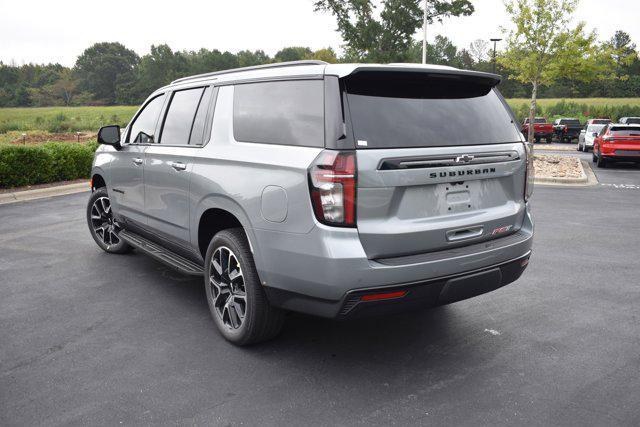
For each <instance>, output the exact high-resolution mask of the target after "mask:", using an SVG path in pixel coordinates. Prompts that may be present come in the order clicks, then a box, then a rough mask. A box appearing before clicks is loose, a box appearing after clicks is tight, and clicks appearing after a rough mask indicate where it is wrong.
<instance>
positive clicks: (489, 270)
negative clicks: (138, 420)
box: [87, 61, 533, 345]
mask: <svg viewBox="0 0 640 427" xmlns="http://www.w3.org/2000/svg"><path fill="white" fill-rule="evenodd" d="M499 82H500V77H499V76H497V75H495V74H487V73H481V72H473V71H465V70H459V69H455V68H452V67H444V66H437V65H402V66H393V65H375V64H327V63H325V62H322V61H299V62H288V63H281V64H268V65H262V66H255V67H247V68H242V69H236V70H226V71H219V72H213V73H208V74H203V75H198V76H193V77H185V78H181V79H178V80H175V81H174V82H172V83H171V84H170V85H167V86H165V87H162V88H159V89H157V90H156V91H155V92H153V94H152V95H151V96H150V97H149V98H148V99H147V100H146V101H145V103H144V104H143V105H142V107H141V108H140V110H139V111H138V112H137V113H136V115H135V116H134V117H133V119H132V120H131V122H130V123H129V125H128V126H127V128H126V130H125V132H124V136H123V137H121V136H120V129H119V127H118V126H105V127H103V128H101V129H100V132H99V133H98V142H99V143H100V144H101V145H100V148H99V149H98V150H97V151H96V153H95V159H94V163H93V168H92V173H91V176H92V189H93V192H92V194H91V197H90V199H89V202H88V204H87V223H88V226H89V230H90V232H91V235H92V237H93V239H94V240H95V242H96V243H97V244H98V246H99V247H100V248H102V249H103V250H104V251H106V252H108V253H123V252H126V251H128V250H129V249H131V248H136V250H138V251H139V252H145V253H147V254H148V255H150V256H152V257H154V258H156V259H158V260H159V261H162V262H164V263H166V264H168V265H170V266H172V267H173V268H175V269H177V270H179V271H182V272H184V273H186V274H191V275H195V276H199V277H200V278H201V280H202V281H203V284H204V288H205V289H204V292H203V293H204V294H205V295H206V298H207V302H208V304H209V309H210V311H211V316H212V318H213V321H214V323H215V325H216V327H217V329H218V330H219V331H220V333H221V334H222V335H223V336H224V337H225V338H226V339H227V340H229V341H231V342H233V343H235V344H239V345H242V344H250V343H253V342H258V341H263V340H266V339H269V338H272V337H273V336H275V335H276V334H277V333H278V332H279V331H280V328H281V327H282V322H283V321H284V314H285V312H286V311H289V310H291V311H299V312H304V313H309V314H314V315H318V316H324V317H330V318H337V319H349V318H353V317H358V316H361V315H364V314H367V313H368V314H376V313H377V314H382V313H389V312H396V311H404V310H410V309H414V308H419V307H433V306H437V305H443V304H449V303H452V302H455V301H459V300H462V299H465V298H470V297H473V296H476V295H480V294H482V293H485V292H489V291H492V290H494V289H497V288H499V287H502V286H504V285H507V284H508V283H511V282H513V281H515V280H516V279H518V277H520V275H521V274H522V272H523V271H524V269H525V268H526V267H527V264H528V262H529V256H530V255H531V246H532V240H533V222H532V217H531V211H530V205H529V198H530V196H531V194H532V190H533V187H532V184H533V176H532V175H533V174H532V172H533V171H532V167H533V156H532V150H531V147H530V144H527V143H526V142H525V141H524V140H523V139H522V134H521V133H520V132H519V130H518V127H517V126H516V125H515V124H514V122H513V114H512V112H511V110H510V109H509V107H508V106H507V104H506V102H505V101H504V99H503V98H502V96H501V95H500V92H499V91H498V89H497V88H496V86H497V85H498V83H499ZM124 264H127V265H129V267H135V265H134V264H135V263H124ZM109 265H114V263H109ZM121 265H123V264H121ZM105 268H106V267H105ZM104 274H108V271H104ZM131 277H132V279H131V281H132V285H133V284H135V283H134V282H135V273H132V276H131Z"/></svg>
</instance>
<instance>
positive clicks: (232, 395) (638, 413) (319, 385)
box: [0, 169, 640, 426]
mask: <svg viewBox="0 0 640 427" xmlns="http://www.w3.org/2000/svg"><path fill="white" fill-rule="evenodd" d="M599 175H600V176H602V177H604V179H606V180H609V179H611V180H612V182H613V181H615V180H619V181H623V180H629V181H634V182H636V183H639V184H640V179H639V177H640V171H637V170H636V171H635V174H632V173H629V171H627V170H625V171H624V172H618V171H609V170H608V169H607V172H606V173H605V172H603V173H602V174H600V173H599ZM86 199H87V194H77V195H73V196H62V197H58V198H52V199H45V200H40V201H33V202H24V203H17V204H13V205H7V206H0V325H1V327H0V425H3V426H8V425H29V426H35V425H43V424H44V425H59V424H72V425H79V424H99V425H101V424H109V425H117V424H119V423H123V424H129V425H131V424H135V425H139V424H176V423H177V424H218V425H226V424H234V425H237V424H250V425H251V424H266V425H303V424H313V425H316V424H324V425H347V424H349V425H351V424H359V423H361V424H374V425H375V424H378V425H379V424H384V425H390V424H396V425H407V424H425V423H434V424H445V425H461V424H462V425H514V424H525V423H526V424H562V425H567V424H570V425H581V426H583V425H617V424H627V425H632V424H635V425H638V424H639V423H640V286H639V277H640V264H639V263H638V250H639V249H640V244H639V243H638V242H639V236H640V221H638V218H639V216H638V212H640V193H639V192H638V190H633V189H627V188H615V187H609V186H595V187H590V188H559V187H542V186H539V187H538V188H537V189H536V194H535V200H534V203H535V214H536V218H537V236H536V242H535V252H534V256H533V258H532V262H531V266H530V268H529V270H528V271H527V272H526V273H525V275H524V276H523V278H522V279H521V280H520V281H518V282H517V283H515V284H512V285H510V286H507V287H505V288H503V289H501V290H498V291H496V292H494V293H491V294H488V295H483V296H481V297H478V298H475V299H472V300H468V301H463V302H460V303H457V304H453V305H451V306H448V307H441V308H438V309H434V310H429V311H424V312H419V313H412V314H405V315H400V316H395V317H386V318H375V319H368V320H361V321H357V322H353V323H334V322H331V321H327V320H323V319H317V318H313V317H307V316H302V315H297V314H293V315H291V316H290V317H289V318H288V320H287V323H286V326H285V329H284V331H283V333H282V335H281V336H280V337H279V339H277V340H275V341H272V342H270V343H267V344H264V345H260V346H255V347H251V348H244V349H240V348H235V347H233V346H231V345H229V344H227V343H226V342H225V341H224V340H223V339H222V338H221V337H220V336H219V335H218V334H217V332H216V331H215V330H214V325H213V323H212V321H211V320H210V318H209V312H208V310H207V306H206V302H205V299H204V292H203V287H202V284H201V282H200V281H199V280H192V279H187V278H184V277H181V276H179V275H178V274H176V273H173V272H172V271H170V270H168V269H167V268H165V267H164V266H162V265H161V264H158V263H156V262H155V261H152V260H151V259H149V258H147V257H145V256H143V255H140V254H132V255H124V256H113V255H106V254H104V253H103V252H101V251H100V250H99V249H98V248H97V247H96V245H95V244H94V242H93V241H92V240H91V238H90V236H89V234H88V232H87V230H86V226H85V223H84V204H85V201H86Z"/></svg>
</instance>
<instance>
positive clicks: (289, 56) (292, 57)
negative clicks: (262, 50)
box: [274, 46, 311, 62]
mask: <svg viewBox="0 0 640 427" xmlns="http://www.w3.org/2000/svg"><path fill="white" fill-rule="evenodd" d="M309 55H311V49H309V48H308V47H299V46H293V47H285V48H284V49H282V50H280V51H279V52H278V53H276V56H275V57H274V58H275V60H276V62H288V61H300V60H302V59H305V58H306V57H307V56H309Z"/></svg>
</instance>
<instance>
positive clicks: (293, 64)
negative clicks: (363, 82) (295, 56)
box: [171, 59, 328, 84]
mask: <svg viewBox="0 0 640 427" xmlns="http://www.w3.org/2000/svg"><path fill="white" fill-rule="evenodd" d="M327 64H328V63H327V62H324V61H317V60H313V59H308V60H302V61H289V62H277V63H275V64H262V65H253V66H251V67H241V68H231V69H229V70H221V71H213V72H211V73H204V74H197V75H195V76H189V77H182V78H180V79H177V80H174V81H172V82H171V84H175V83H181V82H186V81H189V80H197V79H204V78H206V77H212V76H219V75H222V74H231V73H238V72H241V71H252V70H264V69H269V68H281V67H297V66H300V65H327Z"/></svg>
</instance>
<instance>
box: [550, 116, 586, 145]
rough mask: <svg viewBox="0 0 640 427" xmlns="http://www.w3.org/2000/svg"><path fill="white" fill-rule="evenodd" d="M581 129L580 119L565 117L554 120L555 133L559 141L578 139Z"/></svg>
mask: <svg viewBox="0 0 640 427" xmlns="http://www.w3.org/2000/svg"><path fill="white" fill-rule="evenodd" d="M581 130H582V123H580V120H578V119H569V118H563V119H557V120H556V121H555V122H553V133H554V134H555V136H556V139H557V140H558V141H559V142H571V141H573V140H574V139H578V138H579V136H580V131H581Z"/></svg>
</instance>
